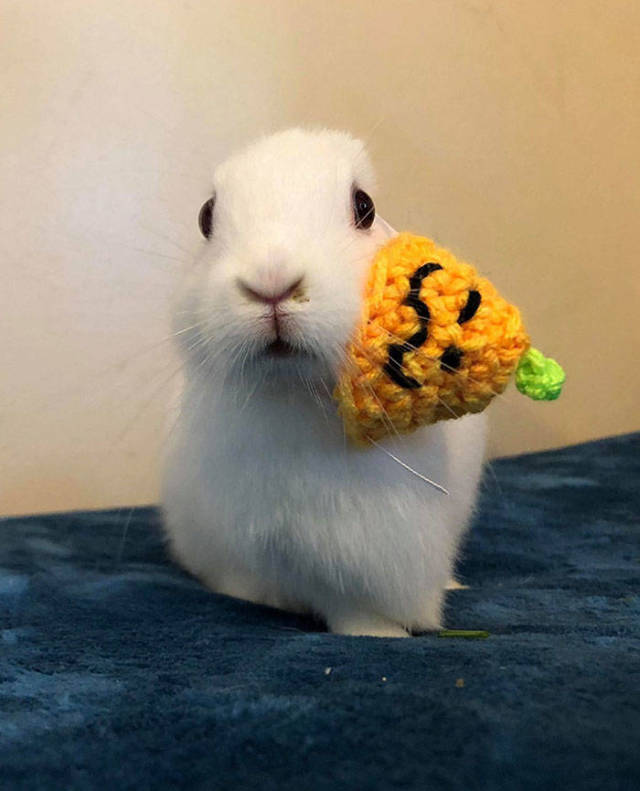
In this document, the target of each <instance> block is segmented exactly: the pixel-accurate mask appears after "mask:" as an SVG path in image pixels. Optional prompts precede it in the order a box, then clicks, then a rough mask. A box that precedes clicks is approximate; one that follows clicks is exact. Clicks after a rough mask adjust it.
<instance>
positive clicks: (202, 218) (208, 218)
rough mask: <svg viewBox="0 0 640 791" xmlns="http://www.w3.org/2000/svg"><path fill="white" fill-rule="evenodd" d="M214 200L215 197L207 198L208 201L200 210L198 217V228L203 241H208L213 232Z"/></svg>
mask: <svg viewBox="0 0 640 791" xmlns="http://www.w3.org/2000/svg"><path fill="white" fill-rule="evenodd" d="M215 203H216V199H215V195H214V197H213V198H209V200H208V201H207V202H206V203H205V204H204V205H203V207H202V208H201V209H200V214H199V215H198V225H199V226H200V230H201V231H202V235H203V236H204V237H205V239H208V238H209V237H210V236H211V233H212V231H213V207H214V206H215Z"/></svg>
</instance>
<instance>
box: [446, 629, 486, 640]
mask: <svg viewBox="0 0 640 791" xmlns="http://www.w3.org/2000/svg"><path fill="white" fill-rule="evenodd" d="M438 637H464V638H466V639H467V640H484V639H485V638H487V637H489V632H487V631H485V630H484V629H442V631H440V632H438Z"/></svg>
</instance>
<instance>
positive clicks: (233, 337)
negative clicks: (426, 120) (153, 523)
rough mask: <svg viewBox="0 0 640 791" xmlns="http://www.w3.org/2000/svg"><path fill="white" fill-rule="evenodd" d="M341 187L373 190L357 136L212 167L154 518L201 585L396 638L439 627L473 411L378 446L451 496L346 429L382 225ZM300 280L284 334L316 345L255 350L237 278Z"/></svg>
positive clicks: (273, 289)
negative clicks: (348, 357) (369, 221)
mask: <svg viewBox="0 0 640 791" xmlns="http://www.w3.org/2000/svg"><path fill="white" fill-rule="evenodd" d="M354 184H355V185H356V186H357V187H359V188H362V189H364V190H365V191H367V192H369V194H371V192H372V190H373V186H374V185H373V180H372V169H371V166H370V163H369V159H368V156H367V154H366V152H365V150H364V147H363V145H362V143H360V142H358V141H355V140H353V139H352V138H351V137H349V136H348V135H346V134H343V133H337V132H328V131H320V132H307V131H302V130H298V129H294V130H289V131H286V132H281V133H279V134H276V135H273V136H271V137H268V138H265V139H263V140H261V141H258V142H257V143H256V144H254V145H253V146H252V147H251V148H249V149H248V150H246V151H245V152H243V153H241V154H239V155H237V156H235V157H233V158H231V159H230V160H228V161H227V162H225V163H224V164H223V165H221V166H220V167H219V168H218V169H217V171H216V173H215V176H214V190H215V193H216V205H215V210H214V222H213V229H214V230H213V235H212V237H211V239H210V240H208V241H207V242H206V243H205V244H204V245H203V248H202V252H201V254H200V255H199V256H198V258H197V260H196V262H195V264H194V265H193V267H192V269H191V270H190V271H189V272H187V273H186V274H185V277H184V282H183V283H182V286H181V290H180V295H179V298H178V301H177V302H178V304H177V308H176V314H175V315H176V322H175V325H176V332H177V333H178V334H177V338H178V339H179V340H180V343H181V347H182V353H183V356H184V359H185V377H184V387H183V391H182V394H181V408H180V413H179V417H178V421H177V425H176V427H175V429H174V430H173V432H172V446H171V449H170V453H169V458H168V461H167V465H166V475H165V491H164V513H165V524H166V531H167V534H168V537H169V539H170V543H171V547H172V551H173V553H174V555H175V557H176V558H177V559H178V561H179V562H180V563H182V565H184V566H185V568H187V569H188V570H189V571H191V572H192V573H193V574H195V575H197V576H198V577H199V578H200V579H201V580H202V581H203V582H204V583H205V584H207V585H208V586H209V587H211V588H212V589H213V590H215V591H219V592H221V593H226V594H229V595H231V596H237V597H240V598H243V599H248V600H250V601H255V602H261V603H264V604H269V605H272V606H275V607H281V608H283V609H290V610H297V611H312V612H314V613H316V614H318V615H320V616H321V617H322V618H324V619H325V620H326V622H327V625H328V627H329V629H331V631H334V632H338V633H343V634H366V635H380V636H407V634H408V631H409V630H415V631H420V630H429V629H437V628H439V626H440V625H441V619H442V607H443V598H444V591H445V588H446V586H447V583H448V581H449V579H450V576H451V572H452V567H453V563H454V561H455V557H456V552H457V549H458V546H459V543H460V539H461V537H462V536H463V533H464V531H465V528H466V525H467V523H468V520H469V516H470V514H471V511H472V508H473V505H474V501H475V497H476V491H477V486H478V480H479V477H480V471H481V466H482V460H483V455H484V437H485V419H484V417H483V416H472V417H465V418H462V419H460V420H454V421H446V422H441V423H438V424H436V425H434V426H431V427H428V428H425V429H422V430H420V431H418V432H415V433H414V434H412V435H410V436H406V437H402V438H394V437H390V438H389V439H388V440H386V441H385V442H384V443H383V444H384V445H385V446H386V447H388V449H389V450H391V451H392V452H393V453H394V454H395V455H396V456H398V457H399V458H401V459H402V460H403V461H404V462H406V463H407V464H408V465H410V466H411V467H413V468H414V469H416V470H418V471H419V472H420V473H422V474H424V475H426V476H427V477H429V478H432V479H433V480H435V481H437V482H438V483H440V484H442V485H443V486H444V487H446V488H447V489H448V490H449V492H450V495H449V496H446V495H443V494H442V493H441V492H438V491H436V490H435V489H433V488H432V487H430V486H429V485H428V484H426V483H425V482H424V481H422V480H420V479H419V478H417V477H416V476H414V475H412V474H411V473H410V472H407V470H405V469H404V468H402V467H401V466H400V465H398V464H397V463H396V462H394V461H393V460H392V459H391V458H390V457H388V456H387V455H385V454H384V453H383V452H382V451H381V450H380V449H377V448H371V449H368V450H360V449H357V448H354V447H352V446H351V445H349V444H348V443H347V442H346V441H345V437H344V432H343V428H342V425H341V423H340V420H339V418H338V416H337V414H336V409H335V404H334V403H333V402H332V400H331V397H330V393H331V391H332V389H333V385H334V382H335V374H336V371H337V369H338V368H339V366H340V362H341V359H342V355H343V354H344V349H345V345H346V343H347V341H348V339H349V336H350V335H351V332H352V330H353V327H354V325H355V323H356V321H357V320H358V317H359V312H360V305H361V294H362V288H363V284H364V280H365V277H366V272H367V269H368V266H369V264H370V261H371V259H372V256H373V253H374V251H375V249H376V248H377V247H378V246H379V245H380V244H381V243H382V242H383V241H384V240H385V239H386V238H387V235H388V232H387V228H388V226H386V224H384V223H383V222H375V223H374V225H373V227H372V228H371V229H370V230H368V231H366V230H361V229H357V228H355V226H354V224H353V220H352V208H351V194H352V187H353V185H354ZM300 277H302V278H303V285H302V298H300V299H295V300H293V299H291V300H288V301H287V302H286V303H283V305H282V311H283V312H284V311H286V314H287V315H286V317H285V316H281V318H280V331H281V333H282V336H283V337H285V338H286V340H287V341H288V342H289V343H290V344H291V345H293V346H296V347H298V348H300V349H301V350H307V351H309V350H311V351H313V352H314V355H313V356H311V355H301V356H300V357H297V356H295V357H287V358H282V359H280V358H276V359H274V358H270V357H266V356H264V354H263V353H262V352H263V350H264V348H265V346H266V344H267V343H268V342H269V341H270V340H273V338H274V337H275V330H274V325H273V319H272V309H271V308H269V307H268V306H265V305H262V304H259V303H256V302H255V301H252V300H250V299H248V298H247V297H246V295H245V294H244V293H243V292H242V291H241V290H240V289H239V288H238V284H237V279H238V278H241V279H242V280H243V281H244V282H245V283H246V284H248V285H250V286H251V287H252V288H254V289H256V290H258V291H260V292H262V293H272V294H275V293H279V292H280V291H282V290H284V289H285V288H286V287H287V286H288V285H289V284H290V283H292V282H293V281H295V280H297V279H298V278H300Z"/></svg>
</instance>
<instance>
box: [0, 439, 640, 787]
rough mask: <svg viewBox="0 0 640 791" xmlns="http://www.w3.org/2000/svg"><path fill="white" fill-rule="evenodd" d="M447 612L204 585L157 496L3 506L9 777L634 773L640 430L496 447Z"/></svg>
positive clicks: (567, 776)
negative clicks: (46, 506)
mask: <svg viewBox="0 0 640 791" xmlns="http://www.w3.org/2000/svg"><path fill="white" fill-rule="evenodd" d="M493 470H494V472H495V477H493V476H492V475H488V476H487V478H486V484H485V487H484V489H485V491H484V496H483V501H482V508H481V511H480V513H479V515H478V517H477V519H476V522H475V527H474V530H473V532H472V534H471V537H470V539H469V541H468V543H467V545H466V549H465V557H464V561H463V563H462V566H461V568H460V575H461V577H462V579H463V580H464V581H465V582H467V583H468V584H469V585H470V586H471V588H470V589H469V590H462V591H456V592H454V593H451V594H450V596H449V600H448V610H447V625H448V626H449V627H458V628H465V629H487V630H489V632H490V633H491V635H490V637H489V638H488V639H486V640H472V641H471V640H462V639H442V638H438V637H436V636H433V635H425V636H421V637H416V638H412V639H410V640H395V641H394V640H386V639H374V638H361V637H359V638H352V637H340V636H335V635H329V634H326V633H324V632H323V631H321V628H320V626H319V625H318V624H314V623H313V622H311V621H309V620H306V619H304V618H301V617H296V616H293V615H287V614H285V613H280V612H278V611H275V610H270V609H267V608H264V607H257V606H253V605H250V604H246V603H243V602H240V601H237V600H233V599H230V598H227V597H223V596H218V595H214V594H211V593H209V592H207V591H205V590H204V589H202V588H201V587H200V586H199V585H198V583H196V582H195V581H193V580H192V579H190V578H189V577H187V576H186V575H184V574H183V573H181V572H180V571H179V570H178V569H176V568H175V567H173V566H172V565H171V564H170V563H169V562H168V561H167V560H166V557H165V552H164V548H163V545H162V540H161V536H160V533H159V529H158V516H157V513H156V511H154V510H153V509H136V510H133V511H129V510H128V509H124V510H121V511H109V512H100V513H74V514H63V515H53V516H45V517H30V518H23V519H22V518H21V519H8V520H1V521H0V618H1V619H2V620H1V627H2V631H1V641H0V712H1V716H0V786H1V787H2V788H3V789H22V788H25V789H26V788H28V789H40V788H42V789H58V788H59V789H84V788H91V789H93V788H96V789H98V788H100V789H102V788H108V787H111V788H116V789H136V791H142V790H143V789H164V788H194V789H245V788H246V789H249V788H250V789H266V790H267V791H268V790H269V789H302V790H304V789H332V791H335V790H336V789H347V788H348V789H395V788H402V789H424V790H425V791H439V790H440V789H443V790H444V789H464V791H472V790H473V789H481V788H482V789H485V788H486V789H505V790H506V789H509V791H512V790H513V789H530V788H535V789H538V790H541V789H561V788H562V789H594V790H595V789H598V791H602V789H607V790H608V791H616V790H622V789H637V788H640V714H639V711H640V696H639V688H640V650H639V649H640V634H639V631H638V625H639V623H640V596H639V595H638V594H639V586H640V543H639V541H638V538H639V534H640V528H639V521H638V514H639V513H640V434H635V435H631V436H625V437H618V438H612V439H608V440H604V441H600V442H596V443H589V444H586V445H582V446H577V447H571V448H566V449H562V450H558V451H552V452H548V453H542V454H535V455H529V456H523V457H519V458H512V459H503V460H500V461H498V462H495V463H494V464H493Z"/></svg>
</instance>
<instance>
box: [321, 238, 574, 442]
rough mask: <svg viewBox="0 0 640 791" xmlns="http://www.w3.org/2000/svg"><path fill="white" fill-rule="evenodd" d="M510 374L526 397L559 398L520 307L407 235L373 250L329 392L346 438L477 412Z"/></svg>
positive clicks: (550, 365) (555, 378)
mask: <svg viewBox="0 0 640 791" xmlns="http://www.w3.org/2000/svg"><path fill="white" fill-rule="evenodd" d="M514 371H515V372H516V385H517V387H518V389H519V390H520V391H521V392H522V393H525V394H526V395H528V396H530V397H531V398H535V399H546V400H552V399H555V398H557V397H558V396H559V395H560V391H561V389H562V384H563V382H564V378H565V376H564V371H563V370H562V368H561V367H560V366H559V365H558V363H556V362H555V360H550V359H547V358H545V357H544V356H543V355H542V354H541V353H540V352H539V351H537V350H536V349H532V348H531V347H530V343H529V336H528V335H527V333H526V331H525V329H524V326H523V323H522V319H521V318H520V313H519V311H518V309H517V308H516V307H514V306H513V305H510V304H509V303H508V302H506V300H504V299H503V298H502V297H501V296H500V295H499V294H498V292H497V291H496V289H495V288H494V287H493V285H492V284H491V283H490V282H489V281H488V280H487V279H486V278H483V277H480V276H479V275H478V273H477V272H476V270H475V269H474V268H473V267H472V266H470V265H469V264H466V263H463V262H461V261H458V260H456V258H455V257H454V256H453V255H452V254H451V253H449V252H448V251H447V250H443V249H442V248H440V247H436V245H435V244H434V243H433V242H432V241H431V240H430V239H425V238H424V237H420V236H414V235H413V234H410V233H401V234H399V235H398V236H396V237H394V238H393V239H391V240H390V241H389V242H388V243H387V244H386V245H384V246H383V247H382V248H381V249H380V250H379V251H378V253H377V254H376V257H375V259H374V261H373V265H372V268H371V272H370V275H369V279H368V283H367V287H366V292H365V304H364V310H363V316H362V320H361V322H360V325H359V326H358V327H357V329H356V332H355V334H354V337H353V339H352V342H351V344H350V347H349V350H348V364H347V365H346V366H345V369H344V373H343V375H342V377H341V378H340V380H339V381H338V385H337V387H336V390H335V397H336V399H337V401H338V410H339V412H340V414H341V416H342V419H343V422H344V425H345V429H346V432H347V434H348V435H349V437H350V438H351V439H353V440H354V441H356V442H358V443H364V442H367V441H368V440H377V439H380V438H381V437H383V436H385V435H386V434H389V433H395V432H398V433H406V432H409V431H413V430H414V429H416V428H418V427H419V426H423V425H426V424H428V423H435V422H436V421H437V420H446V419H448V418H455V417H460V416H461V415H463V414H465V413H467V412H480V411H482V410H483V409H484V408H485V407H486V406H487V404H488V403H489V402H490V401H491V399H492V398H493V397H494V396H496V395H498V394H499V393H501V392H502V391H503V390H504V389H505V387H506V386H507V384H508V382H509V379H510V377H511V375H512V374H513V372H514Z"/></svg>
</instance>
